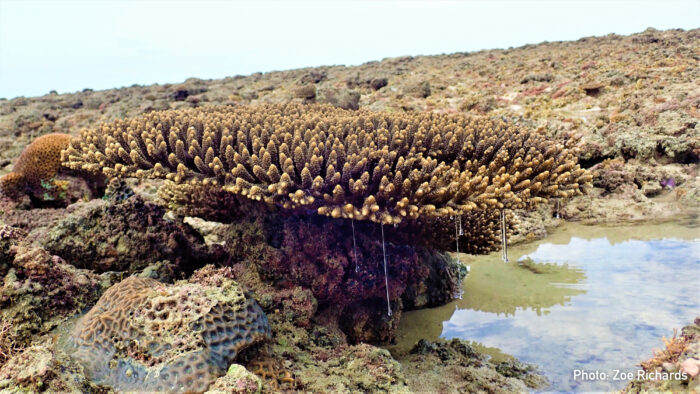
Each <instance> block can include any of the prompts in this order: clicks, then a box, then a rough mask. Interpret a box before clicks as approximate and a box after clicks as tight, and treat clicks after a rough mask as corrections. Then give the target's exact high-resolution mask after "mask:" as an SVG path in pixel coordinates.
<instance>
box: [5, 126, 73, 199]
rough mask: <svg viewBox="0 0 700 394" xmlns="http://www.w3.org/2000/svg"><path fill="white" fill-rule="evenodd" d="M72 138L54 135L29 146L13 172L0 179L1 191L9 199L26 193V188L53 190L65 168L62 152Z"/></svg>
mask: <svg viewBox="0 0 700 394" xmlns="http://www.w3.org/2000/svg"><path fill="white" fill-rule="evenodd" d="M70 140H71V136H70V135H68V134H63V133H52V134H47V135H44V136H41V137H39V138H37V139H35V140H34V141H33V142H32V143H31V144H29V145H28V146H27V147H26V148H25V149H24V151H22V154H21V155H20V156H19V159H17V162H16V163H15V165H14V168H13V171H12V172H11V173H9V174H6V175H5V176H3V177H2V178H0V190H2V191H3V192H4V193H6V194H8V195H17V194H20V193H24V192H25V189H26V188H30V189H33V190H40V189H41V188H44V189H50V188H51V184H50V183H51V180H52V179H53V178H54V177H55V176H56V173H57V172H58V169H59V168H60V167H61V151H62V150H63V149H65V148H67V147H68V145H69V144H70Z"/></svg>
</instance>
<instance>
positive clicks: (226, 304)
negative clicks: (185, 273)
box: [67, 277, 270, 392]
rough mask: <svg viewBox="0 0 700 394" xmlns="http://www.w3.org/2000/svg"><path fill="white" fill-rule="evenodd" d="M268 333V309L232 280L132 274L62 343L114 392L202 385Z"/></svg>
mask: <svg viewBox="0 0 700 394" xmlns="http://www.w3.org/2000/svg"><path fill="white" fill-rule="evenodd" d="M269 337H270V327H269V324H268V321H267V317H266V315H265V314H264V313H263V311H262V310H261V309H260V307H259V306H258V304H257V303H256V302H255V300H253V299H252V298H251V297H249V296H248V295H246V294H245V293H244V292H243V290H242V289H241V288H240V287H239V286H238V285H237V284H236V283H235V282H233V281H231V280H227V281H225V282H223V283H222V285H221V286H219V287H209V286H202V285H199V284H191V283H187V282H179V283H177V284H175V285H170V286H169V285H164V284H162V283H160V282H158V281H155V280H153V279H148V278H137V277H130V278H128V279H125V280H124V281H122V282H121V283H119V284H117V285H115V286H113V287H111V288H110V289H109V290H107V292H105V294H104V295H103V296H102V298H100V300H99V301H98V303H97V304H96V305H95V307H94V308H93V309H92V310H90V312H88V314H87V315H85V316H84V317H83V318H81V319H80V321H79V322H78V323H77V324H76V326H75V327H74V329H73V331H72V333H71V337H70V339H69V341H68V346H67V347H68V349H69V352H70V353H71V355H72V357H73V358H74V359H76V360H77V361H78V362H79V363H80V364H81V365H82V366H83V367H84V368H85V371H86V374H87V375H88V376H89V377H90V379H92V380H93V381H94V382H96V383H98V384H104V385H108V386H111V387H112V388H114V389H116V390H119V391H129V390H155V391H175V392H203V391H205V390H206V389H207V388H208V387H209V385H210V384H211V383H212V382H213V381H214V380H216V378H218V377H219V376H221V375H223V374H225V373H226V371H227V369H228V368H229V365H230V364H231V363H232V362H233V360H234V359H235V358H236V356H237V355H238V353H239V352H240V351H242V350H243V349H245V348H247V347H249V346H251V345H253V344H255V343H258V342H260V341H263V340H264V339H266V338H269Z"/></svg>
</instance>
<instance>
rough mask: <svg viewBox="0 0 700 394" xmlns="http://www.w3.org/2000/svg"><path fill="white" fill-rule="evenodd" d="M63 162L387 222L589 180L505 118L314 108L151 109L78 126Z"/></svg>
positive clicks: (572, 162) (569, 159)
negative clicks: (85, 127)
mask: <svg viewBox="0 0 700 394" xmlns="http://www.w3.org/2000/svg"><path fill="white" fill-rule="evenodd" d="M64 155H65V156H64V157H65V159H66V161H67V163H68V164H67V165H68V166H70V167H72V168H74V169H82V170H88V171H93V172H99V171H102V172H104V173H105V174H106V175H107V176H136V177H148V178H165V179H169V180H172V181H174V182H176V183H184V182H188V183H190V184H204V185H207V184H211V185H216V186H221V187H222V188H223V189H224V190H226V191H230V192H233V193H236V194H240V195H244V196H246V197H248V198H251V199H254V200H264V201H266V202H267V203H271V204H276V205H280V206H282V207H284V208H287V209H308V210H313V211H317V212H318V213H319V214H322V215H328V216H331V217H334V218H340V217H343V218H352V219H358V220H371V221H374V222H378V223H387V224H388V223H394V224H396V223H400V222H402V221H403V219H404V218H411V219H416V218H418V217H421V216H432V217H444V216H450V215H458V214H464V213H468V212H471V211H474V210H485V209H494V208H521V207H525V206H527V205H530V204H533V203H539V202H544V201H545V200H546V199H547V198H550V197H569V196H572V195H574V194H577V193H580V187H581V186H582V185H583V184H586V183H588V182H590V176H589V175H588V174H587V173H586V171H585V170H583V169H581V168H579V166H578V165H577V164H576V159H575V156H574V155H573V153H572V152H570V151H568V150H566V149H564V147H563V146H561V145H559V144H557V143H555V142H552V141H549V140H547V139H546V138H545V137H544V136H542V135H540V134H537V133H532V132H528V131H527V130H523V129H521V128H519V127H517V126H515V125H513V124H511V123H506V122H502V121H491V120H487V119H472V118H467V117H464V116H448V115H436V114H423V113H406V114H385V113H372V112H367V111H359V112H353V111H346V110H342V109H338V108H333V107H330V106H322V105H309V106H302V105H292V104H289V105H283V106H279V105H268V106H262V107H255V108H250V107H205V108H197V109H184V110H172V111H163V112H152V113H149V114H147V115H144V116H143V117H140V118H136V119H130V120H117V121H115V122H113V123H109V124H103V125H102V126H101V127H100V128H98V129H95V130H84V131H83V132H82V138H81V139H80V140H77V141H75V142H73V143H72V146H71V148H69V149H68V150H67V151H66V152H65V153H64Z"/></svg>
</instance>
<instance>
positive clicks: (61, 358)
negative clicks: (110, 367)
mask: <svg viewBox="0 0 700 394" xmlns="http://www.w3.org/2000/svg"><path fill="white" fill-rule="evenodd" d="M0 392H3V393H27V392H29V393H38V392H48V393H77V392H83V393H85V392H99V390H97V387H95V385H94V384H92V383H91V382H90V381H89V380H88V379H87V378H86V377H85V376H84V375H83V374H82V372H81V370H80V368H78V367H77V366H75V365H72V364H71V363H70V360H69V359H68V358H67V357H66V356H65V355H63V354H61V353H60V352H56V351H54V350H52V349H51V347H50V346H48V345H46V344H40V345H34V346H32V347H29V348H27V349H25V350H24V351H23V352H21V353H19V354H17V355H16V356H14V357H12V358H11V359H10V360H9V361H7V362H6V363H4V364H3V365H2V366H0Z"/></svg>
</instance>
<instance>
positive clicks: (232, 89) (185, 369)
mask: <svg viewBox="0 0 700 394" xmlns="http://www.w3.org/2000/svg"><path fill="white" fill-rule="evenodd" d="M699 42H700V30H690V31H681V30H669V31H656V30H653V29H649V30H647V31H645V32H642V33H639V34H634V35H631V36H617V35H608V36H604V37H590V38H583V39H580V40H578V41H571V42H553V43H542V44H537V45H527V46H524V47H520V48H509V49H505V50H487V51H480V52H475V53H456V54H450V55H441V56H420V57H402V58H391V59H384V60H381V61H377V62H370V63H366V64H362V65H359V66H352V67H346V66H326V67H317V68H308V69H299V70H291V71H279V72H277V71H275V72H268V73H256V74H253V75H249V76H234V77H229V78H224V79H221V80H200V79H194V78H193V79H188V80H187V81H185V82H183V83H179V84H165V85H150V86H137V85H135V86H131V87H125V88H120V89H112V90H104V91H92V90H90V89H86V90H84V91H82V92H77V93H71V94H56V93H55V92H52V93H49V94H47V95H45V96H42V97H32V98H25V97H17V98H13V99H0V175H6V174H10V173H11V172H12V171H13V170H15V171H16V170H17V168H16V167H15V165H16V164H17V162H18V161H19V160H18V158H19V157H20V155H21V154H22V152H23V150H24V149H25V148H26V147H27V146H28V145H29V144H30V143H31V142H32V141H35V140H36V139H37V138H38V137H41V136H48V135H51V134H52V133H65V134H68V135H70V136H72V137H73V138H79V136H80V131H81V129H83V128H87V129H98V128H100V127H101V126H100V125H101V123H103V122H111V121H114V120H116V119H123V118H133V117H138V116H141V115H144V114H148V113H151V112H153V111H159V110H183V109H187V108H199V107H203V106H208V105H231V106H241V105H245V106H252V107H253V108H254V107H256V106H261V105H267V104H290V103H291V104H293V105H305V104H327V105H331V106H335V107H339V108H342V109H345V110H349V111H355V110H358V109H367V110H371V111H374V112H377V113H386V114H394V115H396V114H402V113H409V114H430V113H433V114H436V115H438V114H439V115H440V116H443V115H444V114H448V115H449V114H457V115H460V116H469V117H472V116H474V117H488V118H491V119H494V120H499V121H504V122H507V123H508V124H514V125H517V126H518V127H522V128H526V129H529V130H534V131H535V133H537V134H538V135H542V136H545V137H547V138H548V139H550V140H552V141H556V142H558V143H560V144H561V146H564V147H566V148H568V149H570V150H571V152H574V153H575V157H576V159H577V160H578V163H579V164H580V166H581V167H582V168H585V169H586V170H587V171H588V173H589V174H590V175H591V178H592V182H591V183H592V184H591V186H590V187H588V188H585V189H584V193H583V194H582V195H579V196H575V197H572V198H554V199H550V200H549V201H548V203H546V204H542V205H539V206H538V207H537V208H536V209H531V210H525V209H517V210H515V211H514V212H512V216H509V219H510V223H509V225H508V226H509V227H508V231H509V232H510V242H511V243H513V242H527V241H529V240H534V239H540V238H543V237H545V236H546V235H547V231H548V228H551V227H553V226H557V224H558V223H560V221H561V220H566V221H580V222H583V223H587V224H605V223H629V222H640V221H649V220H665V219H673V218H676V217H679V216H680V215H688V214H690V215H691V216H692V215H694V216H693V217H694V219H693V220H696V221H697V214H698V210H699V209H700V183H699V182H698V169H699V166H698V163H699V162H700V158H699V156H700V124H699V123H698V121H699V119H700V86H699V85H698V83H697V82H698V81H699V80H700V71H699V70H698V67H697V63H698V60H700V47H699V46H698V43H699ZM53 135H56V134H53ZM61 138H62V137H60V138H54V139H53V140H51V141H52V142H51V144H49V145H47V146H50V147H51V148H47V149H49V150H50V151H51V152H52V153H51V152H50V153H51V154H50V155H48V156H47V157H49V159H47V161H46V162H47V163H49V162H51V160H54V161H58V160H59V159H60V154H59V153H60V151H61V149H63V146H62V145H61V144H62V142H61V141H62V139H61ZM56 146H58V148H56ZM51 158H53V159H51ZM57 166H58V164H57ZM39 167H42V166H39ZM49 167H50V166H49ZM212 168H213V166H212ZM39 170H41V171H44V170H45V168H43V167H42V168H40V169H39ZM39 170H36V171H39ZM41 171H39V172H37V173H39V174H41V173H42V172H41ZM55 171H56V170H55V169H54V172H55ZM204 171H206V169H204ZM10 178H11V177H9V178H5V179H10ZM309 179H310V178H309ZM11 180H13V181H14V178H12V179H11ZM42 181H45V179H37V181H36V182H35V184H32V185H30V186H31V188H33V189H32V193H29V194H25V195H22V194H21V193H20V195H12V196H11V195H3V196H0V277H1V278H3V281H2V282H1V284H2V287H0V317H2V319H1V320H0V391H9V392H35V391H47V392H62V391H82V392H95V393H97V392H100V393H102V392H111V391H114V390H117V391H118V390H129V389H134V388H135V387H146V386H140V385H143V384H146V383H147V387H150V388H152V389H162V390H174V391H204V390H210V391H212V392H241V393H249V392H250V393H252V392H259V391H263V392H276V391H280V390H300V391H305V392H358V391H362V392H474V391H488V392H512V391H526V390H528V389H535V388H544V387H546V384H547V383H546V381H545V380H544V379H543V378H542V377H541V376H540V375H539V374H538V373H537V370H536V368H535V367H534V366H530V365H526V364H524V363H521V362H519V361H517V360H515V359H510V358H508V359H506V360H492V359H490V358H489V357H488V356H486V355H484V354H482V353H481V352H479V351H478V350H477V349H475V348H474V347H473V346H472V345H470V344H469V343H466V342H462V341H459V340H453V341H436V342H430V341H425V340H424V341H420V342H418V343H417V344H416V345H415V346H414V347H413V348H412V349H410V350H408V351H407V352H403V353H401V354H393V355H392V353H390V352H389V351H388V350H386V349H384V348H382V347H381V345H386V344H390V343H391V342H392V340H393V336H394V333H395V331H396V328H397V325H398V321H399V319H400V318H401V312H402V311H403V310H410V309H418V308H425V307H431V306H437V305H442V304H444V303H445V302H448V301H449V300H450V299H452V298H453V297H455V296H457V295H458V294H457V293H458V291H459V288H460V287H459V283H460V280H461V279H462V278H463V277H464V275H467V270H466V268H465V267H464V266H462V265H461V264H459V263H458V262H457V261H456V260H455V259H453V258H452V257H451V256H450V255H448V254H445V253H442V252H443V251H440V250H435V249H434V248H430V247H428V248H426V247H424V246H421V245H419V246H410V247H409V246H407V245H408V244H407V243H406V242H404V239H403V238H401V236H398V235H395V234H396V232H394V233H393V234H394V235H392V228H391V226H387V230H388V231H387V234H388V235H387V240H388V242H387V243H386V246H387V247H386V248H384V247H383V246H384V245H383V243H382V242H379V241H378V240H379V239H383V237H384V228H383V227H382V232H381V233H380V232H379V230H378V228H379V227H377V225H376V223H369V224H368V223H363V222H359V221H354V222H352V224H351V222H349V221H348V220H344V221H342V220H339V219H336V218H332V217H328V216H320V215H310V214H299V213H298V212H293V213H289V212H285V211H284V210H275V209H268V208H264V207H262V206H261V205H260V204H256V203H254V202H252V201H251V200H249V199H237V198H233V197H231V196H228V195H225V193H224V194H209V195H206V196H199V197H198V198H200V201H205V199H209V200H214V201H208V202H209V203H208V204H199V205H195V206H194V207H192V206H191V205H190V206H179V205H178V203H183V199H185V200H186V199H187V198H188V197H187V196H184V197H183V196H182V191H178V190H176V189H172V188H171V189H167V188H163V185H164V182H167V181H163V180H158V179H148V178H144V177H142V178H139V179H133V178H128V179H125V180H122V179H119V178H116V177H114V178H111V179H110V178H101V177H99V176H87V175H85V174H78V173H76V172H75V171H62V170H59V171H58V174H57V175H56V176H55V178H52V179H51V182H50V183H47V182H42ZM8 184H9V183H8ZM37 190H39V191H40V192H39V193H35V192H36V191H37ZM163 190H169V193H171V194H170V195H169V197H170V198H169V199H166V200H167V201H166V203H164V194H163ZM25 191H26V190H25ZM172 193H176V194H177V193H179V194H178V196H179V197H178V198H173V194H172ZM168 202H169V203H168ZM173 202H175V203H173ZM193 208H194V209H193ZM466 231H469V230H468V229H466ZM351 234H352V235H351ZM464 247H465V245H463V249H462V251H464V250H465V249H464ZM358 250H359V252H358ZM387 254H388V255H389V256H390V259H391V263H390V264H389V269H388V275H387V270H386V267H384V271H382V266H381V264H380V261H381V260H382V256H383V255H384V256H386V255H387ZM358 256H359V258H358ZM385 280H386V282H385ZM128 281H138V283H139V285H138V286H125V285H124V284H125V283H126V284H127V285H128V284H129V283H130V282H128ZM139 286H141V287H139ZM142 287H144V288H149V289H150V290H148V291H145V290H144V289H142ZM134 289H141V290H134ZM389 289H391V294H389ZM110 291H111V292H110ZM145 293H148V295H147V296H146V295H144V294H145ZM385 293H386V295H385ZM385 297H386V298H385ZM114 299H118V300H120V301H119V302H118V304H120V303H123V304H124V305H127V306H128V307H125V308H114V307H113V306H114V304H115V302H114V301H110V300H114ZM387 299H390V300H391V301H390V302H389V305H387ZM183 305H185V306H183ZM387 307H390V308H391V309H392V312H393V313H392V314H388V313H387ZM95 308H97V309H95ZM100 308H101V309H100ZM227 308H228V309H227ZM231 308H233V309H234V310H235V311H237V312H236V313H233V314H231V313H220V312H219V311H220V310H229V309H231ZM224 316H234V317H235V318H234V321H228V320H226V319H229V317H224ZM238 318H240V321H239V320H236V319H238ZM97 321H99V322H100V323H96V322H97ZM112 321H114V322H118V323H110V322H112ZM124 321H132V322H133V323H132V324H130V325H126V326H124V327H127V329H125V330H119V331H122V332H119V331H115V332H113V333H110V334H109V335H108V336H106V337H105V338H104V339H103V342H100V344H99V345H95V347H91V346H93V345H89V346H88V345H85V344H86V343H88V344H92V343H94V342H95V339H94V338H95V337H94V335H98V336H99V335H102V333H104V330H100V329H94V330H92V331H89V332H90V333H89V334H88V333H86V331H85V329H84V327H87V326H89V327H100V324H104V325H105V326H104V327H113V326H114V324H123V322H124ZM120 327H122V326H120ZM251 327H254V329H252V328H251ZM693 330H695V331H697V329H696V328H695V329H693V328H692V327H691V328H687V329H684V331H683V335H682V337H681V338H679V339H673V341H671V342H669V345H668V348H669V349H667V350H666V351H665V353H663V354H660V355H659V356H657V357H655V358H654V359H652V360H650V361H647V362H645V363H643V364H642V365H643V367H644V369H645V370H648V371H653V370H657V369H658V370H664V371H672V370H674V371H675V370H678V369H679V368H683V369H684V370H688V371H689V372H693V371H694V374H695V375H693V377H694V376H696V375H697V373H698V372H697V363H696V364H693V363H694V362H695V361H697V359H698V355H697V351H693V349H695V348H696V347H697V343H698V342H697V335H695V331H693ZM97 332H99V334H95V333H97ZM182 338H185V340H183V339H182ZM81 346H83V347H82V348H81ZM86 346H88V347H86ZM681 348H682V349H681ZM86 349H87V350H86ZM221 349H227V350H226V354H229V353H230V349H235V350H234V353H235V354H236V358H235V360H233V361H232V360H230V359H228V356H226V357H224V356H221V354H222V351H221ZM679 349H680V350H679ZM688 349H690V350H688ZM81 352H82V353H81ZM86 352H87V353H86ZM81 354H88V355H89V356H88V357H81V356H80V355H81ZM103 358H104V359H103ZM693 360H695V361H693ZM98 361H99V362H101V361H104V363H102V364H99V365H98ZM640 361H641V360H640ZM231 362H233V364H231ZM169 363H170V364H169ZM229 364H231V365H229ZM691 364H692V365H691ZM693 368H694V369H693ZM695 379H697V378H695ZM681 384H685V385H686V386H687V384H688V382H685V383H681ZM686 386H678V387H686ZM674 387H676V386H673V387H671V386H669V387H660V389H671V390H673V389H675V388H674ZM628 389H629V390H630V391H639V390H649V389H651V390H655V389H657V387H655V386H653V387H652V386H647V385H646V383H644V382H634V383H631V384H630V386H629V387H628Z"/></svg>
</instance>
